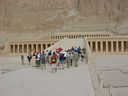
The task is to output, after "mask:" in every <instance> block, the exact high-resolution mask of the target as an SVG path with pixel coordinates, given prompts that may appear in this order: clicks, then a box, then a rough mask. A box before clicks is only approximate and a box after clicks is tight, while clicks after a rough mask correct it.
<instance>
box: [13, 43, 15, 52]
mask: <svg viewBox="0 0 128 96" xmlns="http://www.w3.org/2000/svg"><path fill="white" fill-rule="evenodd" d="M13 53H15V45H13Z"/></svg>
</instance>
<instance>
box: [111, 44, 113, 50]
mask: <svg viewBox="0 0 128 96" xmlns="http://www.w3.org/2000/svg"><path fill="white" fill-rule="evenodd" d="M111 52H113V41H111Z"/></svg>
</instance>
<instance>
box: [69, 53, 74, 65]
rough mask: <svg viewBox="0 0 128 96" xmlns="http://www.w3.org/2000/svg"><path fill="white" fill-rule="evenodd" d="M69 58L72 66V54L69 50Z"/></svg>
mask: <svg viewBox="0 0 128 96" xmlns="http://www.w3.org/2000/svg"><path fill="white" fill-rule="evenodd" d="M69 59H70V65H71V66H72V63H73V54H72V52H69Z"/></svg>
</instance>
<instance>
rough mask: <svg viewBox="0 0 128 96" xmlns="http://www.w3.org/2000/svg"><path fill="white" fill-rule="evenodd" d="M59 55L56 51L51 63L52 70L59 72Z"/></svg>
mask: <svg viewBox="0 0 128 96" xmlns="http://www.w3.org/2000/svg"><path fill="white" fill-rule="evenodd" d="M57 58H58V57H57V55H56V54H55V52H54V53H53V55H52V56H51V65H52V72H57Z"/></svg>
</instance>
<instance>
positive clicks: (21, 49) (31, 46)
mask: <svg viewBox="0 0 128 96" xmlns="http://www.w3.org/2000/svg"><path fill="white" fill-rule="evenodd" d="M34 42H35V41H31V42H30V41H28V42H27V41H26V42H11V43H9V47H10V48H9V49H10V50H8V51H9V53H32V52H41V51H43V50H45V49H46V48H48V47H50V46H52V45H53V44H55V42H57V41H50V40H49V41H43V42H41V41H36V42H35V43H34Z"/></svg>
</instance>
